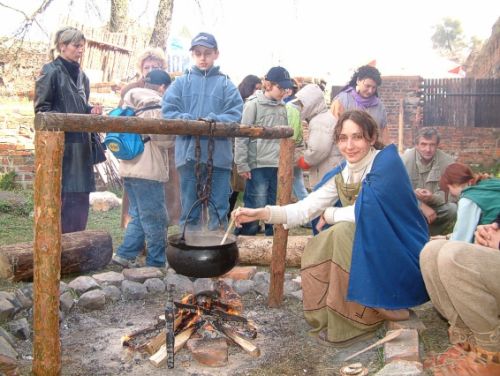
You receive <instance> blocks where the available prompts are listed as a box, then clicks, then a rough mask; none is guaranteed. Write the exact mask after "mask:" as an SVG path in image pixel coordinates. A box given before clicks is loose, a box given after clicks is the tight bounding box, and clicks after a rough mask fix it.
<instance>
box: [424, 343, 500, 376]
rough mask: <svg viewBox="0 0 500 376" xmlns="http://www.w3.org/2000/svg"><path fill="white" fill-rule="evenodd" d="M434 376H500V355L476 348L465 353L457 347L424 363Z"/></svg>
mask: <svg viewBox="0 0 500 376" xmlns="http://www.w3.org/2000/svg"><path fill="white" fill-rule="evenodd" d="M424 367H425V368H426V369H428V370H430V371H432V373H433V374H434V376H476V375H477V376H483V375H484V376H495V375H496V376H500V353H498V352H492V351H487V350H484V349H482V348H480V347H475V348H474V349H473V350H472V351H465V350H464V349H463V348H462V347H461V346H460V345H455V346H452V347H450V348H449V349H448V350H446V351H445V352H444V353H443V354H441V355H438V356H436V357H434V358H432V359H428V360H426V361H425V362H424Z"/></svg>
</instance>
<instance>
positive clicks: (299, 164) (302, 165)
mask: <svg viewBox="0 0 500 376" xmlns="http://www.w3.org/2000/svg"><path fill="white" fill-rule="evenodd" d="M297 167H300V168H301V169H302V170H309V169H310V168H311V166H310V165H309V164H308V163H307V162H306V160H305V159H304V156H301V157H300V158H299V159H298V160H297Z"/></svg>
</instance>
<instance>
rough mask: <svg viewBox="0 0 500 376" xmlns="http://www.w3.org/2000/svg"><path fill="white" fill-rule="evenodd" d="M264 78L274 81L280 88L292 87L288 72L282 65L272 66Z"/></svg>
mask: <svg viewBox="0 0 500 376" xmlns="http://www.w3.org/2000/svg"><path fill="white" fill-rule="evenodd" d="M264 78H265V79H266V80H267V81H271V82H276V83H277V84H278V85H279V86H280V87H281V88H282V89H291V88H292V87H293V82H292V80H291V79H290V73H288V71H287V70H286V69H285V68H283V67H272V68H271V69H269V72H267V74H266V76H265V77H264Z"/></svg>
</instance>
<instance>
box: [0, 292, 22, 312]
mask: <svg viewBox="0 0 500 376" xmlns="http://www.w3.org/2000/svg"><path fill="white" fill-rule="evenodd" d="M2 298H3V299H6V300H8V301H9V302H11V303H12V305H13V306H14V309H15V313H17V312H19V311H20V310H21V309H22V308H23V306H22V304H21V302H20V301H19V300H18V299H17V298H16V294H15V293H14V292H10V291H0V299H2Z"/></svg>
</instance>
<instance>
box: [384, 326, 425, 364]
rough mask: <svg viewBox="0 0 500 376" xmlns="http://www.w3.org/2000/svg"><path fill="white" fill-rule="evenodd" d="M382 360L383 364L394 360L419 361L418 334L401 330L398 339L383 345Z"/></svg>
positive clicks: (413, 331) (413, 330) (414, 331)
mask: <svg viewBox="0 0 500 376" xmlns="http://www.w3.org/2000/svg"><path fill="white" fill-rule="evenodd" d="M387 333H388V334H389V333H391V332H387ZM384 360H385V363H391V362H394V361H396V360H408V361H415V362H418V361H420V352H419V346H418V332H417V331H416V330H415V329H402V332H401V334H400V335H399V336H398V337H396V338H395V339H393V340H392V341H390V342H387V343H385V344H384Z"/></svg>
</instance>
